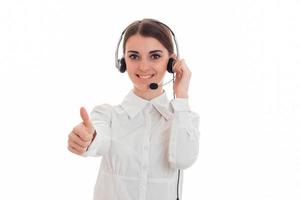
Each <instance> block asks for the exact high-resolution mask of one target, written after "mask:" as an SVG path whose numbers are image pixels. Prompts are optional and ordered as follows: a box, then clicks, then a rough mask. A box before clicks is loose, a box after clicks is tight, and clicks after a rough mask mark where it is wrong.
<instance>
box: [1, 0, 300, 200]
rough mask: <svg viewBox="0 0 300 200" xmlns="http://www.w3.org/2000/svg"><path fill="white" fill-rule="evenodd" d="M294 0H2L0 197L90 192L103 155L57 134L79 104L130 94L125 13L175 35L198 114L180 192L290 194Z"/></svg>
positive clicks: (298, 166)
mask: <svg viewBox="0 0 300 200" xmlns="http://www.w3.org/2000/svg"><path fill="white" fill-rule="evenodd" d="M299 10H300V2H299V1H297V0H294V1H291V0H260V1H256V0H244V1H241V0H227V1H223V0H210V1H188V0H185V1H178V2H176V1H174V0H173V1H161V0H152V1H140V0H136V1H130V0H129V1H113V0H110V1H95V0H94V1H78V0H56V1H55V0H51V1H50V0H49V1H41V0H40V1H39V0H36V1H33V0H26V1H25V0H9V1H8V0H7V1H5V0H4V1H3V0H2V1H1V2H0V93H1V96H0V134H1V139H0V141H1V145H0V159H1V160H0V163H1V164H0V185H1V189H0V199H3V200H10V199H31V200H35V199H43V200H48V199H49V200H50V199H51V200H53V199H72V200H83V199H92V194H93V188H94V183H95V181H96V177H97V173H98V169H99V164H100V161H101V159H100V158H82V157H79V156H76V155H74V154H71V153H70V152H69V151H68V150H67V136H68V134H69V132H70V131H71V129H72V128H73V126H75V125H76V124H78V123H79V122H80V115H79V108H80V106H85V107H86V108H87V110H88V111H89V112H90V111H91V109H92V108H93V107H94V106H95V105H97V104H102V103H110V104H113V105H115V104H119V103H120V102H121V100H122V99H123V98H124V96H125V95H126V94H127V93H128V91H129V90H130V89H131V82H130V80H129V78H128V77H127V74H121V73H119V72H118V71H117V70H116V69H115V68H114V51H115V48H116V44H117V41H118V39H119V37H120V34H121V32H122V30H123V29H124V28H125V27H126V26H127V25H128V24H129V23H131V22H132V21H133V20H136V19H142V18H156V19H159V20H161V21H162V22H164V23H166V24H168V25H169V26H170V27H171V28H172V29H173V31H174V32H175V34H176V37H177V39H178V43H179V48H180V53H181V57H182V58H185V60H186V62H187V64H188V67H189V68H190V69H191V71H192V73H193V76H192V80H191V84H190V92H189V97H190V105H191V107H192V109H193V110H194V111H196V112H198V113H199V114H200V132H201V137H200V154H199V158H198V160H197V162H196V163H195V164H194V165H193V166H192V167H190V168H189V169H187V170H185V177H184V186H183V200H192V199H195V200H198V199H202V200H217V199H231V200H241V199H243V200H248V199H249V200H253V199H255V200H266V199H272V200H279V199H282V200H283V199H284V200H285V199H288V200H299V199H300V114H299V111H300V70H299V67H300V37H299V35H300V14H299ZM170 78H171V75H167V77H166V81H167V80H169V79H170ZM165 89H166V90H167V92H168V97H169V98H172V92H171V84H169V85H167V86H165Z"/></svg>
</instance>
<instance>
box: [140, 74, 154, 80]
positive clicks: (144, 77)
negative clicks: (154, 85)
mask: <svg viewBox="0 0 300 200" xmlns="http://www.w3.org/2000/svg"><path fill="white" fill-rule="evenodd" d="M153 76H154V74H146V75H142V74H137V77H139V78H140V79H150V78H152V77H153Z"/></svg>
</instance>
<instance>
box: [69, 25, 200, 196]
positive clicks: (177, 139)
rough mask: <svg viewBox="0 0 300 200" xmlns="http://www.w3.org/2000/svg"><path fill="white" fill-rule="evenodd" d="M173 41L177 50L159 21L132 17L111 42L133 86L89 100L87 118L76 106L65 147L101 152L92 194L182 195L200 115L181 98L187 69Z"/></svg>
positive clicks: (195, 146)
mask: <svg viewBox="0 0 300 200" xmlns="http://www.w3.org/2000/svg"><path fill="white" fill-rule="evenodd" d="M123 36H124V38H123V57H122V58H121V59H118V49H119V45H120V42H121V40H122V37H123ZM172 36H173V39H172ZM173 40H174V43H175V45H176V48H177V43H176V39H175V35H174V33H173V32H172V30H171V29H170V28H169V27H168V26H167V25H165V24H163V23H162V22H159V21H157V20H154V19H143V20H141V21H135V22H133V23H131V24H130V25H129V26H128V27H127V28H126V29H125V30H124V32H123V33H122V35H121V38H120V41H119V43H118V47H117V50H116V61H117V62H116V65H117V66H116V67H117V68H118V69H119V70H120V72H125V71H127V74H128V76H129V78H130V80H131V82H132V84H133V88H132V90H130V91H129V93H128V94H127V96H126V97H125V98H124V100H123V101H122V102H121V104H120V105H109V104H101V105H98V106H95V107H94V109H93V111H92V112H91V116H90V117H89V115H88V114H87V111H86V110H85V109H84V108H81V109H80V115H81V118H82V123H80V124H78V125H77V126H75V127H74V128H73V130H72V132H71V133H70V134H69V140H68V149H69V150H70V151H71V152H73V153H75V154H78V155H82V156H102V161H101V166H100V170H99V175H98V178H97V182H96V185H95V190H94V200H176V199H179V197H181V191H182V183H183V181H182V180H183V179H182V178H183V174H182V170H183V169H186V168H188V167H190V166H191V165H192V164H193V163H194V162H195V161H196V159H197V156H198V151H199V135H200V134H199V115H198V114H197V113H195V112H193V111H191V109H190V107H189V104H188V89H189V83H190V79H191V71H190V70H189V68H188V67H187V65H186V64H185V62H184V60H183V59H179V58H178V57H177V56H176V54H175V52H174V44H173ZM176 53H177V54H178V49H177V52H176ZM174 63H175V64H174ZM167 71H168V72H170V73H173V74H176V76H175V77H176V79H175V81H174V83H173V92H174V95H175V96H176V98H174V99H172V100H171V101H170V100H169V99H168V98H167V96H166V92H165V90H164V89H163V88H162V87H163V84H162V82H163V79H164V76H165V74H166V72H167ZM173 77H174V76H173ZM180 172H181V173H180Z"/></svg>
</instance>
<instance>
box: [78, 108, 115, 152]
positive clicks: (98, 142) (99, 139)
mask: <svg viewBox="0 0 300 200" xmlns="http://www.w3.org/2000/svg"><path fill="white" fill-rule="evenodd" d="M90 120H91V122H92V124H93V126H94V129H95V130H96V136H95V138H94V140H93V141H92V142H91V144H90V145H89V147H88V149H87V151H86V152H85V153H84V154H83V156H103V155H104V154H105V153H107V152H108V150H109V148H110V146H111V106H110V105H108V104H102V105H98V106H96V107H95V108H94V109H93V110H92V112H91V114H90Z"/></svg>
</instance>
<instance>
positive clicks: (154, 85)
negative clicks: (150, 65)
mask: <svg viewBox="0 0 300 200" xmlns="http://www.w3.org/2000/svg"><path fill="white" fill-rule="evenodd" d="M149 87H150V89H151V90H156V89H157V88H158V84H157V83H151V84H150V85H149Z"/></svg>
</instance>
